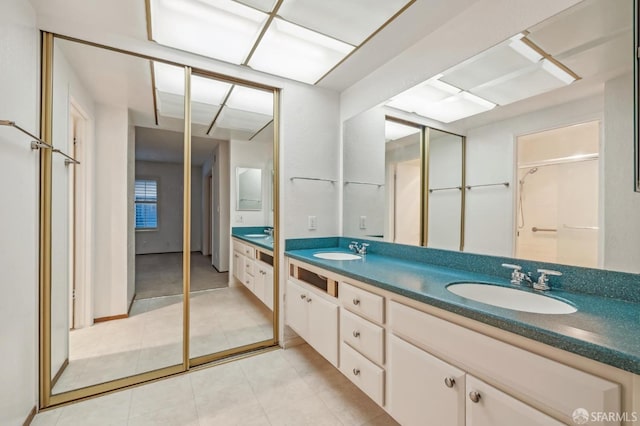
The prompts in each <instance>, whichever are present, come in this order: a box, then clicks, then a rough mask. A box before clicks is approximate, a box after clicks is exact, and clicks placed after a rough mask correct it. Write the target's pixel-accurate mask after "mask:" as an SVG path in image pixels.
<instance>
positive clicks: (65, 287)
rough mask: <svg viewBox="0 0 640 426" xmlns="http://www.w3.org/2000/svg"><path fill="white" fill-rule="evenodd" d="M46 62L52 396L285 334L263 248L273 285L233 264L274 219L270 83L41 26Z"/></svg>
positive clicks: (143, 375) (46, 312) (45, 308)
mask: <svg viewBox="0 0 640 426" xmlns="http://www.w3.org/2000/svg"><path fill="white" fill-rule="evenodd" d="M43 63H44V64H45V67H44V68H43V97H44V102H43V105H44V107H45V108H44V112H43V130H44V131H43V138H44V139H45V140H47V139H48V141H50V142H51V143H52V145H53V147H54V150H53V151H48V152H47V151H46V150H43V152H42V156H43V157H42V158H43V164H44V165H43V166H42V167H41V174H42V176H41V182H42V183H43V185H42V187H43V193H44V197H43V199H42V201H43V202H42V206H41V221H44V222H43V223H45V224H46V223H47V221H48V220H49V221H50V227H48V226H43V232H42V235H41V245H42V254H43V259H44V262H42V265H41V268H42V270H41V277H42V281H41V325H42V327H41V330H42V331H41V333H42V335H41V342H42V348H41V371H42V375H41V404H42V406H43V407H46V406H52V405H57V404H60V403H64V402H67V401H71V400H74V399H78V398H84V397H87V396H90V395H95V394H98V393H102V392H105V391H109V390H113V389H117V388H122V387H127V386H130V385H133V384H136V383H141V382H144V381H148V380H153V379H155V378H160V377H163V376H167V375H170V374H175V373H180V372H183V371H186V370H188V369H189V368H190V367H191V366H194V365H200V364H204V363H207V362H211V361H215V360H218V359H221V358H224V357H227V356H230V355H234V354H236V353H240V352H246V351H248V350H252V349H257V348H262V347H268V346H271V345H274V344H276V343H277V332H276V328H275V327H274V323H275V321H274V318H276V315H277V314H276V313H274V311H273V306H274V305H277V304H276V303H274V301H275V297H276V294H277V291H276V290H275V288H276V287H277V286H276V284H275V280H274V279H273V276H274V274H273V272H271V274H270V275H269V276H268V277H267V276H264V275H261V274H258V272H257V271H261V270H262V269H260V268H261V264H260V263H258V261H259V260H263V261H264V260H265V259H266V258H262V259H256V273H255V275H259V276H260V278H261V280H260V281H261V285H262V288H263V289H264V288H268V289H270V293H268V295H267V293H265V291H264V290H263V291H262V292H261V293H260V294H257V293H256V290H255V289H254V288H251V289H250V288H248V287H247V286H245V285H242V284H241V283H240V282H239V281H238V280H237V279H236V278H234V276H233V274H232V273H230V270H231V265H232V262H231V257H232V252H233V249H232V248H233V245H232V229H235V228H234V227H238V228H239V229H240V231H239V232H242V227H243V226H262V227H268V228H269V229H273V225H274V222H273V218H274V212H273V210H272V206H274V205H277V203H275V202H274V201H273V194H274V192H276V191H274V188H273V187H272V182H273V180H272V179H271V176H272V174H273V173H274V154H273V153H274V152H275V145H276V143H277V140H276V138H275V137H274V135H275V126H276V123H275V122H274V116H276V114H275V108H276V105H277V102H274V98H276V92H275V90H274V89H273V88H268V87H263V86H253V85H252V84H251V83H248V82H244V81H237V80H228V79H225V78H224V77H223V76H219V75H210V74H208V73H206V72H204V71H193V70H192V69H191V68H189V67H185V66H182V65H179V64H170V63H166V62H163V61H160V60H156V59H154V58H149V57H143V56H138V55H135V54H127V53H123V52H121V51H116V50H113V49H109V48H102V47H97V46H95V45H90V44H86V43H83V42H81V41H78V40H70V39H66V38H62V37H57V36H53V35H51V34H46V33H45V34H44V35H43ZM58 151H59V152H63V153H66V154H68V155H69V157H70V158H72V159H73V161H71V160H69V159H67V158H66V157H63V156H60V155H55V153H56V152H58ZM52 154H53V155H52ZM47 158H49V159H50V163H47V161H48V160H47ZM240 168H250V169H252V170H257V173H253V175H252V174H251V173H250V174H249V175H248V177H249V179H248V180H247V179H244V180H243V179H240V178H238V175H237V174H236V172H237V170H239V169H240ZM254 175H255V176H254ZM256 176H257V177H259V179H257V180H256ZM245 180H246V182H245ZM241 182H242V186H243V188H244V190H245V192H246V191H249V192H248V194H250V195H249V196H248V197H249V198H251V200H254V199H256V200H257V199H260V203H256V202H255V201H249V203H250V204H251V206H250V207H252V209H251V210H250V211H244V210H243V209H244V207H246V206H244V205H239V204H237V202H238V200H237V197H236V195H235V194H236V192H237V191H236V189H237V188H238V186H239V185H241ZM256 185H257V186H256ZM245 187H246V188H245ZM48 188H50V190H49V189H48ZM244 198H247V197H244ZM244 203H245V204H246V203H247V201H244ZM276 232H277V230H276ZM274 240H276V239H274V238H272V239H271V240H270V248H271V252H270V253H271V258H270V260H271V263H272V264H273V260H274V257H275V256H274V253H276V251H275V250H274V247H273V246H274ZM252 266H253V264H252ZM269 297H270V300H269V299H268V298H269ZM267 301H268V302H267Z"/></svg>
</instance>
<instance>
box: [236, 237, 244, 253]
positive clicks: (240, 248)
mask: <svg viewBox="0 0 640 426" xmlns="http://www.w3.org/2000/svg"><path fill="white" fill-rule="evenodd" d="M245 247H246V246H245V245H244V244H242V243H241V242H240V241H238V240H235V239H234V240H233V249H234V250H235V251H237V252H238V253H240V254H244V249H245Z"/></svg>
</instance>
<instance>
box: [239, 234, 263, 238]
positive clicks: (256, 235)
mask: <svg viewBox="0 0 640 426" xmlns="http://www.w3.org/2000/svg"><path fill="white" fill-rule="evenodd" d="M244 236H245V237H249V238H267V234H244Z"/></svg>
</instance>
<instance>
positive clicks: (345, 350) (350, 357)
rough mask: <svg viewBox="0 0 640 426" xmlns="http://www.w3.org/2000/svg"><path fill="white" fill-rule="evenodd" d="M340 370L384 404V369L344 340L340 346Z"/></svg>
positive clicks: (372, 397)
mask: <svg viewBox="0 0 640 426" xmlns="http://www.w3.org/2000/svg"><path fill="white" fill-rule="evenodd" d="M340 371H342V374H344V375H345V376H347V377H348V378H349V379H350V380H351V381H352V382H353V383H355V384H356V386H358V387H359V388H360V389H362V391H363V392H364V393H366V394H367V395H369V397H370V398H371V399H373V400H374V401H375V402H376V403H377V404H378V405H380V406H383V405H384V370H383V369H382V368H380V367H378V366H377V365H375V364H374V363H372V362H371V361H369V360H368V359H366V358H365V357H363V356H362V355H360V354H359V353H358V352H357V351H356V350H355V349H352V348H351V347H350V346H349V345H347V344H346V343H344V342H343V343H342V345H341V347H340Z"/></svg>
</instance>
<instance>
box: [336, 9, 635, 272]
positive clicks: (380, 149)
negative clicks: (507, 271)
mask: <svg viewBox="0 0 640 426" xmlns="http://www.w3.org/2000/svg"><path fill="white" fill-rule="evenodd" d="M632 12H633V2H632V1H631V0H616V1H615V6H613V5H611V2H609V1H605V0H585V1H583V2H581V3H579V4H577V5H575V6H573V7H571V8H569V9H567V10H565V11H564V12H562V13H560V14H558V15H556V16H554V17H551V18H549V19H547V20H545V21H544V22H541V23H540V24H538V25H534V26H533V27H531V28H526V29H523V30H522V32H520V33H519V34H514V35H513V37H511V38H509V39H507V40H505V41H504V42H502V43H499V44H497V45H495V46H493V47H491V48H489V49H487V50H485V51H484V52H481V53H479V54H477V55H476V56H473V57H471V58H469V59H467V60H466V61H464V62H462V63H459V64H457V65H455V66H453V67H451V68H449V69H446V70H443V71H442V72H441V73H440V74H438V75H435V76H433V77H432V78H430V79H429V80H427V81H425V82H423V83H420V84H418V85H417V86H415V87H413V88H411V89H408V90H406V91H405V92H403V93H399V94H398V95H396V96H394V97H392V98H391V99H389V100H388V101H386V102H385V103H384V104H383V105H381V106H377V107H374V108H373V109H370V110H368V111H366V112H363V113H361V114H359V115H357V116H355V117H352V118H350V119H349V120H347V121H346V122H345V123H344V192H343V194H344V203H343V205H344V209H343V235H345V236H347V237H361V238H380V239H383V240H384V241H389V242H398V243H405V244H411V245H423V246H427V247H430V248H439V249H446V250H463V251H466V252H473V253H481V254H490V255H498V256H505V257H517V258H523V259H530V260H538V261H545V262H552V263H563V264H572V265H579V266H589V267H600V268H606V269H616V270H631V269H632V267H631V266H630V265H631V264H632V263H633V262H631V261H630V260H624V259H625V253H624V252H625V247H624V244H621V243H620V241H619V238H618V236H619V235H624V234H625V232H626V231H625V224H627V223H628V221H630V220H635V219H633V218H632V215H628V214H627V213H625V212H628V211H631V208H632V206H633V205H634V204H633V202H634V200H632V199H631V198H630V197H631V195H629V193H630V194H633V192H632V190H633V188H632V185H631V181H632V179H633V167H634V165H633V161H631V160H632V158H631V156H632V155H633V147H632V146H631V144H628V146H627V145H625V146H622V145H621V144H620V143H619V142H618V141H625V143H626V141H627V140H631V138H632V132H633V124H632V123H633V114H634V113H633V87H634V85H633V62H634V56H633V22H632V19H631V16H632V15H633V13H632ZM364 153H366V155H364ZM364 158H366V161H363V159H364ZM355 182H361V184H358V183H355Z"/></svg>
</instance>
